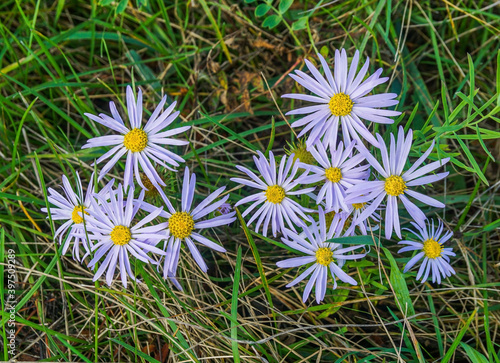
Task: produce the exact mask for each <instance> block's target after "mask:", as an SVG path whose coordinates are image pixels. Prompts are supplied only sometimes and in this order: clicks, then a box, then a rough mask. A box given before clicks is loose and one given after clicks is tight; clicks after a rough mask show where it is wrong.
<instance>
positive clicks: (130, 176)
mask: <svg viewBox="0 0 500 363" xmlns="http://www.w3.org/2000/svg"><path fill="white" fill-rule="evenodd" d="M318 58H319V62H320V63H321V66H322V68H323V73H324V76H323V75H322V74H321V73H320V71H319V70H318V69H317V68H316V67H315V66H314V64H313V63H312V62H310V61H309V60H306V61H305V64H306V67H307V69H308V71H309V74H308V73H306V72H302V71H300V70H297V71H295V74H290V76H291V77H292V78H293V79H294V80H295V81H297V83H298V84H299V85H300V86H302V87H304V88H305V89H307V90H309V91H311V92H312V93H314V95H306V94H300V93H293V94H286V95H283V97H284V98H291V99H295V100H299V101H306V102H312V105H305V106H304V107H300V108H296V109H294V110H291V111H289V112H288V113H287V115H300V117H301V118H299V119H296V120H294V121H293V123H292V127H294V128H295V127H303V129H302V130H301V132H300V133H299V135H298V137H302V136H305V135H307V137H306V138H305V140H304V139H302V140H300V141H298V142H297V143H296V144H295V145H294V144H289V145H290V148H291V149H290V150H288V151H287V154H288V155H284V156H281V157H278V156H275V155H274V153H273V152H272V151H270V152H269V153H268V155H264V154H263V153H261V152H257V155H254V156H253V161H254V166H255V167H254V168H252V167H250V168H249V167H244V166H241V165H237V166H236V168H237V170H238V171H240V172H241V174H242V175H241V177H234V178H231V181H232V182H234V183H237V184H240V185H241V187H244V188H245V189H246V190H247V191H250V194H249V195H248V196H246V197H244V198H242V199H241V200H239V201H238V202H237V203H236V204H235V207H239V206H241V205H244V204H247V203H251V204H250V205H249V206H248V207H247V208H246V210H244V211H243V212H242V217H243V218H245V217H249V219H248V220H247V224H248V225H251V224H253V223H255V231H256V232H257V233H259V231H261V233H262V235H263V236H264V237H267V235H268V233H269V231H270V232H271V233H272V235H273V236H274V237H275V238H276V237H278V236H279V235H280V236H281V240H282V242H283V243H284V244H285V245H287V246H288V247H289V248H290V249H292V250H295V251H297V253H299V254H302V256H299V257H291V258H287V259H285V260H283V261H280V262H278V263H277V266H278V267H281V268H295V267H299V268H302V269H303V271H301V273H300V274H299V275H298V276H297V277H296V278H295V279H294V280H293V281H292V282H291V283H289V284H288V285H287V287H291V286H294V285H296V284H298V283H299V282H301V281H302V280H304V279H306V278H308V282H307V283H306V286H305V288H304V291H303V302H306V300H307V299H308V297H309V295H310V294H311V292H312V290H313V288H315V295H316V301H317V303H320V302H321V301H322V300H323V299H324V298H325V296H326V291H327V287H328V281H329V280H330V277H331V279H332V280H333V281H332V282H333V284H332V285H331V286H333V289H335V288H336V287H337V280H339V281H340V282H342V283H346V284H350V285H357V282H356V280H355V279H354V278H353V277H352V276H351V275H350V274H348V273H347V272H346V271H344V269H345V268H346V265H347V264H346V261H348V260H357V259H362V258H364V257H365V256H366V255H367V254H368V253H369V250H368V249H367V247H366V246H363V245H354V246H343V245H342V241H346V240H349V239H345V238H342V237H350V236H355V235H367V234H369V233H373V232H375V231H380V230H381V229H382V228H383V230H384V235H385V238H386V239H387V240H390V239H391V238H392V237H393V234H395V235H396V236H397V237H398V238H399V239H402V233H401V230H402V229H401V221H400V218H401V217H400V211H403V210H406V212H407V214H408V215H409V217H410V218H411V219H412V220H413V221H412V222H411V224H412V226H413V229H409V230H408V232H409V233H410V234H413V235H415V236H416V237H417V238H418V239H419V240H420V241H412V240H402V241H400V242H399V243H400V244H403V245H406V246H405V247H403V248H401V249H400V251H399V252H408V251H415V252H414V256H413V257H411V258H410V259H409V262H408V263H407V264H406V267H405V268H404V272H405V273H406V272H407V271H408V270H410V269H411V268H412V267H414V266H415V265H416V263H417V262H419V261H422V263H421V265H420V268H419V270H418V272H417V274H416V277H417V279H421V281H422V282H425V281H427V279H428V278H429V276H431V279H432V282H437V283H441V281H442V279H443V278H446V277H449V276H451V274H453V273H455V271H454V270H453V268H452V267H451V265H450V256H454V253H453V252H452V249H451V248H445V247H444V244H445V243H446V242H447V241H449V240H450V238H451V237H452V233H451V232H449V231H445V229H444V225H443V222H442V221H439V222H438V223H437V226H436V223H435V221H434V220H428V219H427V217H426V215H425V213H424V212H423V211H422V210H421V209H420V208H419V207H418V206H417V204H420V205H427V206H430V207H434V208H443V207H444V206H445V205H444V204H443V203H441V202H439V201H437V200H435V199H433V198H431V197H429V196H427V195H426V194H423V193H421V192H419V191H417V190H416V189H417V188H418V187H422V186H426V185H427V186H428V188H429V187H430V185H431V184H432V183H435V182H437V181H440V180H442V179H444V178H445V177H446V176H447V175H448V172H439V173H435V171H436V170H437V169H438V168H440V167H442V166H443V165H445V164H446V163H447V162H448V161H449V159H448V158H446V159H441V160H439V159H438V158H436V157H435V156H432V157H433V158H434V159H437V160H435V161H432V162H428V161H427V159H428V158H429V157H431V153H432V151H433V150H434V146H435V144H434V142H432V143H430V145H429V147H428V148H427V150H426V151H425V152H423V153H422V154H421V155H420V157H418V159H417V160H416V161H415V162H414V163H413V164H410V161H409V156H410V153H411V151H412V144H413V132H412V130H411V129H409V127H408V128H407V131H406V132H405V129H404V128H403V127H402V126H400V127H399V129H398V132H397V135H394V134H393V133H390V134H388V137H387V138H386V139H387V141H388V144H387V143H386V141H385V140H384V138H383V137H382V136H381V135H380V134H378V133H375V134H373V133H372V132H370V131H369V128H368V126H369V125H368V126H367V124H366V123H370V122H373V123H377V124H393V123H394V120H393V119H392V118H391V117H394V116H398V115H400V114H401V113H400V112H398V111H393V110H388V109H386V107H391V106H395V105H397V104H398V101H397V100H396V97H397V95H396V94H394V93H381V94H372V92H373V90H374V88H375V87H376V86H378V85H381V84H383V83H385V82H386V81H387V80H388V78H386V77H381V74H382V69H379V70H377V71H376V72H375V73H373V74H372V75H369V76H367V74H368V68H369V64H370V63H369V60H368V59H367V60H366V61H365V63H364V64H363V66H362V67H361V69H360V70H359V72H358V65H359V63H360V54H359V52H358V51H356V53H355V55H354V57H353V58H352V61H351V63H350V64H349V62H348V59H347V53H346V51H345V50H341V51H339V50H337V51H336V52H335V59H334V62H335V63H334V71H333V73H332V72H331V70H330V68H329V66H328V63H327V61H326V60H325V59H324V58H323V57H322V56H321V55H320V54H318ZM142 97H143V95H142V91H141V90H139V91H138V95H137V99H136V98H135V96H134V93H133V91H132V88H131V87H127V90H126V103H127V117H128V120H126V121H127V122H124V120H123V119H122V117H121V116H120V114H119V112H118V111H117V108H116V106H115V104H114V102H110V111H111V116H109V115H106V114H100V115H99V116H96V115H92V114H86V116H87V117H89V118H90V119H91V120H93V121H95V122H97V123H100V124H102V125H104V126H106V127H108V128H109V129H110V130H111V131H112V133H111V134H110V135H105V136H100V137H95V138H92V139H90V140H88V142H87V144H85V145H84V146H83V148H99V150H100V148H102V147H111V148H110V149H109V150H108V151H106V152H105V153H103V154H102V155H101V156H100V157H99V158H98V159H97V160H96V162H95V165H96V166H97V165H99V164H101V163H103V162H105V161H106V162H105V164H104V166H103V167H102V168H101V169H100V170H99V173H98V175H95V177H94V174H93V178H92V180H91V182H90V183H89V185H88V186H87V188H86V192H84V188H83V186H82V183H81V180H80V177H79V175H78V174H76V188H73V187H72V186H71V183H70V181H69V180H68V178H67V177H66V176H62V182H63V187H62V189H63V192H64V195H63V194H61V193H59V192H58V191H56V190H54V189H52V188H50V189H49V197H48V202H49V203H50V204H51V205H52V206H51V207H50V208H48V209H43V210H44V211H45V212H47V213H50V214H51V216H52V218H53V219H55V220H60V221H62V222H63V224H62V225H61V226H60V227H59V228H58V229H57V231H56V233H55V236H54V238H55V240H57V241H58V242H59V244H61V245H62V253H63V254H65V253H66V252H67V251H68V249H69V247H70V245H71V244H73V249H72V252H73V257H74V258H75V259H76V260H78V261H80V262H84V261H85V260H86V259H87V257H89V258H90V261H89V262H88V267H89V268H92V269H94V271H95V276H94V281H95V280H97V279H99V278H100V277H101V276H103V275H104V274H105V278H106V282H107V283H108V285H110V284H111V283H112V282H113V280H114V277H115V272H116V270H117V269H118V270H119V273H120V276H121V281H122V284H123V286H125V287H126V286H127V279H128V278H130V279H132V280H135V281H137V279H136V277H135V275H134V269H133V267H134V266H133V265H132V264H131V258H133V259H135V260H139V261H142V262H143V263H145V264H154V265H156V266H157V268H158V269H161V270H162V272H163V276H164V278H165V279H169V280H170V281H171V282H172V283H173V284H174V285H175V286H176V287H177V288H179V289H182V286H181V284H180V283H179V281H178V280H177V274H178V273H177V272H178V271H177V270H178V265H179V260H180V254H181V246H182V245H183V244H184V245H185V247H187V249H186V250H188V251H189V252H190V253H191V255H192V257H193V259H194V261H195V262H196V264H197V265H198V266H199V268H200V269H201V270H202V271H203V272H207V270H208V266H207V264H206V263H205V261H204V259H203V257H202V255H201V253H200V250H199V249H198V247H197V245H202V246H205V247H208V248H210V249H213V250H214V251H217V252H221V253H224V252H226V250H225V248H224V247H222V246H221V245H220V244H219V243H216V242H214V241H213V240H211V239H210V238H209V237H207V236H205V235H203V234H202V230H203V229H207V228H213V227H220V226H224V225H229V224H230V223H232V222H233V221H234V220H235V219H236V218H235V213H236V212H235V211H233V208H232V207H231V205H230V204H229V203H228V202H227V201H228V198H229V195H225V196H222V195H223V192H224V190H225V187H221V188H219V189H217V190H215V191H214V192H212V193H211V194H209V195H208V196H207V197H206V198H205V199H203V200H202V201H201V202H200V203H198V204H196V203H195V191H196V175H195V174H194V173H191V172H190V171H189V169H188V168H187V167H186V168H185V170H184V175H183V183H182V188H181V189H182V191H181V192H180V195H181V198H180V200H177V199H176V198H174V196H171V195H167V194H166V193H165V192H164V190H163V188H162V187H164V186H165V182H164V180H163V179H162V177H161V176H160V175H159V173H158V171H157V167H158V166H160V167H163V168H165V169H168V170H172V171H176V168H178V167H179V166H180V163H183V162H184V159H183V158H182V157H181V156H179V155H177V154H175V153H174V152H173V151H171V150H169V149H168V147H169V146H183V145H186V144H187V143H188V142H187V141H183V140H179V139H177V138H176V136H178V135H179V134H182V133H184V132H186V131H188V130H189V128H190V126H180V127H174V128H172V127H171V126H172V124H173V123H174V121H175V120H176V119H177V116H178V114H179V112H178V111H177V112H174V109H175V105H176V104H175V102H174V103H172V104H171V105H169V106H168V107H167V108H166V109H165V110H163V107H164V106H165V103H166V97H164V98H163V99H162V100H161V102H160V104H159V105H158V106H157V107H156V109H155V110H154V112H153V113H152V115H151V117H150V118H149V119H148V120H147V122H145V124H143V109H142V107H143V105H142ZM368 147H370V149H371V150H369V149H368ZM413 153H415V150H413ZM377 155H380V157H377ZM122 159H124V160H125V170H124V173H123V183H118V184H117V186H115V180H114V179H112V180H110V181H108V182H107V183H106V184H104V183H102V184H103V185H104V186H103V187H102V188H101V190H99V191H98V190H97V189H96V188H97V186H98V185H99V182H100V181H101V180H102V179H103V178H104V177H106V176H108V175H109V173H110V171H111V169H112V168H113V167H114V166H116V165H117V163H118V162H119V161H120V160H122ZM245 176H246V177H245ZM136 185H137V186H138V187H139V188H137V189H136ZM429 189H430V188H429ZM252 191H254V192H252ZM150 193H154V194H156V195H158V196H159V197H160V198H159V199H160V200H161V205H162V206H156V205H154V204H150V203H149V202H147V201H145V196H148V195H149V194H150ZM415 200H417V201H418V203H417V204H416V203H415ZM140 216H145V217H143V218H142V219H141V218H140ZM403 218H406V216H403ZM403 230H404V228H403ZM82 254H83V256H82Z"/></svg>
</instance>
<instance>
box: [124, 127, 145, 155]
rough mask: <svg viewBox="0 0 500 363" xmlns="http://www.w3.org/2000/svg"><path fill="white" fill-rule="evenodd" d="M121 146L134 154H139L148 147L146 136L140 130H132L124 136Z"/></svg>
mask: <svg viewBox="0 0 500 363" xmlns="http://www.w3.org/2000/svg"><path fill="white" fill-rule="evenodd" d="M123 145H124V146H125V147H126V148H127V149H129V150H130V151H132V152H134V153H136V152H141V151H142V150H144V149H145V148H146V146H148V134H146V131H144V130H141V129H137V128H136V129H132V130H130V131H129V132H128V133H127V134H126V135H125V138H124V139H123Z"/></svg>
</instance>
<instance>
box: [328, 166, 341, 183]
mask: <svg viewBox="0 0 500 363" xmlns="http://www.w3.org/2000/svg"><path fill="white" fill-rule="evenodd" d="M325 176H326V178H327V179H328V180H330V181H331V182H332V183H338V182H339V181H340V179H342V172H341V171H340V168H333V167H332V168H328V169H326V170H325Z"/></svg>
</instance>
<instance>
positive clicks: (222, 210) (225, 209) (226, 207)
mask: <svg viewBox="0 0 500 363" xmlns="http://www.w3.org/2000/svg"><path fill="white" fill-rule="evenodd" d="M232 211H233V207H231V204H229V203H222V204H221V206H220V207H219V208H217V210H216V212H217V213H219V214H229V213H231V212H232Z"/></svg>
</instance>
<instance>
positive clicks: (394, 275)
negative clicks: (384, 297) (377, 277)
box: [382, 247, 415, 316]
mask: <svg viewBox="0 0 500 363" xmlns="http://www.w3.org/2000/svg"><path fill="white" fill-rule="evenodd" d="M382 249H383V250H384V253H385V256H386V257H387V259H388V260H389V262H390V264H391V273H390V275H389V279H390V280H391V285H392V287H393V288H394V293H395V294H396V296H395V297H396V302H397V303H398V305H399V310H400V311H401V312H402V313H403V314H405V316H410V315H415V309H414V307H413V303H412V302H411V298H410V292H409V291H408V286H407V285H406V281H405V278H404V276H403V274H402V273H401V271H400V270H399V267H398V264H397V263H396V260H394V257H392V254H391V252H390V251H389V250H388V249H387V248H385V247H382Z"/></svg>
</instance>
